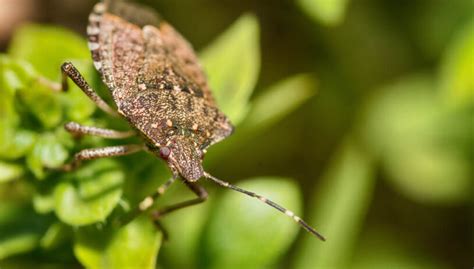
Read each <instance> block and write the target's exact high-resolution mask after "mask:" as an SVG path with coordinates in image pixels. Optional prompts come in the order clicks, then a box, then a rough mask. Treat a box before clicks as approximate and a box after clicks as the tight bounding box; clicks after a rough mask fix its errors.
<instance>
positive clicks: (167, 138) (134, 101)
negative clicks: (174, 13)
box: [61, 1, 324, 240]
mask: <svg viewBox="0 0 474 269" xmlns="http://www.w3.org/2000/svg"><path fill="white" fill-rule="evenodd" d="M87 34H88V40H89V48H90V51H91V54H92V59H93V61H94V65H95V68H96V69H97V71H98V72H99V73H100V74H101V76H102V80H103V81H104V83H105V84H106V85H107V87H108V88H109V90H110V91H111V94H112V97H113V100H114V102H115V104H116V106H117V109H114V108H112V107H111V106H109V105H108V104H107V103H106V102H105V101H104V100H103V99H101V97H100V96H99V95H98V94H97V93H96V92H95V91H94V90H93V89H92V88H91V87H90V86H89V84H88V83H87V82H86V81H85V80H84V78H83V77H82V75H81V74H80V73H79V72H78V70H77V69H76V68H75V67H74V66H73V65H72V64H71V63H64V64H63V65H62V67H61V70H62V74H63V81H62V83H63V84H62V86H63V89H64V90H66V89H67V78H70V79H72V80H73V81H74V82H75V83H76V84H77V85H78V86H79V88H81V90H82V91H83V92H84V93H85V94H86V95H87V96H88V97H90V99H92V101H94V102H95V103H96V104H97V106H98V107H99V108H100V109H102V110H103V111H105V112H106V113H108V114H110V115H112V116H118V117H123V118H124V119H126V120H127V121H128V122H129V124H130V127H131V128H132V129H133V131H126V132H123V131H115V130H108V129H102V128H97V127H91V126H83V125H80V124H78V123H74V122H70V123H68V124H66V126H65V128H66V130H67V131H69V132H70V133H72V134H74V135H95V136H100V137H104V138H112V139H114V138H115V139H119V138H126V137H130V136H134V135H138V136H140V137H141V138H142V139H143V141H144V143H143V145H123V146H112V147H104V148H94V149H85V150H82V151H80V152H78V153H77V154H75V155H74V159H73V161H72V162H71V163H69V164H67V165H65V166H64V170H72V169H75V168H76V167H78V166H79V165H80V163H81V162H82V161H83V160H91V159H96V158H102V157H112V156H122V155H128V154H132V153H135V152H138V151H141V150H145V151H148V152H151V153H152V154H154V155H156V156H157V157H159V158H161V159H163V160H164V161H166V163H167V164H168V166H169V168H170V169H171V171H172V174H173V176H172V178H171V179H169V180H168V181H167V182H166V183H164V184H163V185H162V186H161V187H159V188H158V189H157V190H156V191H155V192H154V193H153V194H152V195H150V196H148V197H146V198H145V199H144V200H143V201H142V202H141V203H140V204H139V206H138V208H137V209H136V211H135V212H136V213H137V214H138V213H140V212H144V211H147V210H148V209H150V208H151V206H152V205H153V203H154V200H155V199H156V198H158V197H159V196H160V195H162V194H163V193H164V192H165V191H166V189H167V188H168V187H169V186H170V185H171V184H172V183H173V182H174V181H175V180H176V179H181V180H182V182H184V184H185V185H186V186H187V187H188V188H189V189H190V190H191V191H192V192H194V193H195V194H196V195H197V196H198V198H196V199H193V200H189V201H185V202H182V203H179V204H176V205H172V206H169V207H166V208H163V209H161V210H159V211H153V212H152V216H153V217H154V218H155V219H158V218H159V217H162V216H163V215H165V214H167V213H170V212H172V211H175V210H177V209H180V208H184V207H187V206H191V205H195V204H198V203H201V202H204V201H205V200H206V198H207V196H208V194H207V192H206V190H205V189H204V188H203V187H201V186H200V185H198V184H197V181H198V180H199V179H200V178H202V177H204V178H207V179H208V180H210V181H213V182H215V183H217V184H218V185H220V186H223V187H226V188H229V189H232V190H235V191H238V192H241V193H243V194H246V195H248V196H251V197H254V198H257V199H258V200H260V201H262V202H264V203H266V204H267V205H269V206H271V207H273V208H275V209H277V210H279V211H281V212H283V213H284V214H286V215H288V216H289V217H291V218H292V219H293V220H294V221H295V222H297V223H298V224H299V225H301V226H302V227H303V228H304V229H306V230H307V231H309V232H310V233H312V234H313V235H315V236H317V237H319V238H320V239H321V240H324V237H323V236H321V235H320V234H319V233H318V232H317V231H316V230H315V229H313V228H312V227H310V226H309V225H308V224H307V223H306V222H304V221H303V220H302V219H301V218H299V217H298V216H296V215H295V214H294V213H293V212H291V211H289V210H287V209H285V208H283V207H282V206H280V205H278V204H276V203H274V202H273V201H271V200H269V199H267V198H265V197H263V196H261V195H258V194H256V193H253V192H250V191H247V190H244V189H241V188H239V187H237V186H234V185H231V184H230V183H228V182H225V181H222V180H220V179H217V178H215V177H214V176H212V175H210V174H208V173H207V172H205V171H204V169H203V167H202V159H203V157H204V153H205V152H206V149H207V148H208V147H210V146H211V145H213V144H215V143H217V142H219V141H221V140H223V139H224V138H226V137H227V136H229V135H230V134H231V133H232V131H233V126H232V124H231V123H230V121H229V120H228V119H227V117H226V116H225V115H224V114H223V113H222V112H221V111H220V110H219V108H218V107H217V105H216V103H215V102H214V99H213V97H212V94H211V91H210V89H209V86H208V84H207V81H206V77H205V75H204V72H203V70H202V68H201V66H200V65H199V63H198V59H197V57H196V55H195V53H194V51H193V49H192V47H191V45H190V44H189V43H188V42H187V41H186V40H185V39H184V38H183V37H182V36H181V35H180V34H179V33H178V32H177V31H176V30H175V29H174V28H173V27H172V26H171V25H169V24H168V23H167V22H165V21H163V20H162V19H160V18H159V16H157V15H156V14H155V13H154V12H152V11H151V10H149V9H146V8H144V7H141V6H138V5H134V4H131V3H126V2H122V1H105V2H101V3H98V4H96V5H95V6H94V9H93V11H92V12H91V14H90V16H89V26H88V27H87Z"/></svg>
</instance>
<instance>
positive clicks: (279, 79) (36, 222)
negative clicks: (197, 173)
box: [0, 0, 474, 269]
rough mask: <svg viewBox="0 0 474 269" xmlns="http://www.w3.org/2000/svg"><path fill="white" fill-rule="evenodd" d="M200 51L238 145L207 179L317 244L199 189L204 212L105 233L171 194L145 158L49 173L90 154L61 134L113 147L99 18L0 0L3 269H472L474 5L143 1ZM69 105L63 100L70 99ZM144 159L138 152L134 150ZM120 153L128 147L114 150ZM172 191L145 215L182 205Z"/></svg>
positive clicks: (222, 194)
mask: <svg viewBox="0 0 474 269" xmlns="http://www.w3.org/2000/svg"><path fill="white" fill-rule="evenodd" d="M140 2H143V3H145V4H146V5H148V6H151V7H153V8H154V9H156V10H157V11H159V12H160V13H161V15H163V17H165V18H166V19H167V20H168V21H170V22H171V23H172V24H173V25H174V26H175V27H176V28H177V29H178V30H179V31H180V32H181V33H182V34H183V35H184V36H185V37H186V38H187V39H188V40H189V41H190V42H191V43H192V44H193V45H194V47H195V48H196V51H198V52H199V56H200V58H201V59H202V63H203V65H204V67H205V69H206V71H207V74H208V77H209V81H210V84H211V86H212V88H213V91H214V95H215V97H216V99H217V101H218V103H219V105H220V107H221V108H222V109H223V110H224V112H225V113H226V114H227V115H229V117H230V118H231V119H232V121H233V122H234V123H235V125H236V126H237V129H236V132H235V134H234V135H233V136H232V137H230V138H228V139H227V140H225V141H223V142H222V143H219V144H217V145H215V146H213V147H212V148H211V149H210V150H209V153H208V154H207V156H206V160H205V165H204V166H205V167H206V169H207V170H208V171H209V172H210V173H212V174H214V175H216V176H218V177H220V178H222V179H225V180H228V181H230V182H232V183H236V184H237V185H241V186H242V187H245V188H248V189H251V190H254V191H257V192H259V193H261V194H265V195H267V196H269V197H271V198H273V199H274V200H275V201H277V202H280V203H281V204H283V205H285V206H287V207H288V208H290V209H293V210H294V211H295V212H298V213H301V214H302V215H303V216H304V218H305V219H306V220H308V222H309V223H310V224H312V225H314V226H315V227H316V228H317V229H318V231H320V232H321V233H322V234H324V235H325V236H326V237H327V239H328V240H327V242H324V243H323V242H320V241H319V240H317V239H316V238H314V237H312V236H311V235H310V234H308V233H306V232H304V231H303V230H302V229H300V228H299V227H298V226H297V225H296V224H294V223H293V222H292V221H291V220H290V219H288V218H286V217H285V216H284V215H281V214H279V213H278V212H274V210H273V209H271V208H269V207H266V206H265V205H262V204H260V203H259V202H258V201H256V200H252V199H249V198H247V197H244V196H242V195H239V194H236V193H232V192H231V191H229V190H224V189H220V188H217V187H215V186H213V185H212V184H210V183H207V182H202V183H203V185H204V186H206V188H208V189H209V190H210V196H211V197H210V199H209V201H208V202H206V204H203V205H199V206H197V207H194V208H189V209H184V210H182V211H179V212H177V213H175V214H173V215H170V216H169V217H167V218H165V219H164V220H163V223H164V226H165V227H166V228H168V230H169V233H170V238H169V240H168V241H167V242H164V243H161V242H162V240H161V239H162V235H161V233H160V232H159V231H157V230H156V229H155V228H154V227H153V225H152V224H151V222H150V221H149V219H148V218H147V217H146V215H144V216H142V217H140V218H138V219H136V220H135V221H133V222H132V223H130V224H129V225H127V226H125V227H121V228H117V227H114V226H113V225H112V222H113V220H115V219H117V218H119V217H120V216H123V214H125V213H126V212H127V211H128V210H130V208H133V206H135V205H136V204H137V203H138V202H139V201H140V200H141V199H142V198H143V197H145V196H146V195H148V194H150V192H151V191H152V190H154V189H155V188H156V187H157V186H159V185H160V183H162V182H164V181H165V180H166V179H167V177H169V172H168V171H167V168H166V167H165V166H164V165H163V164H162V162H161V161H159V160H157V159H156V158H154V157H153V156H151V155H149V154H146V153H140V154H137V155H133V156H129V157H121V158H114V159H110V160H98V161H92V162H88V163H87V164H86V165H85V166H84V167H83V168H81V169H79V170H78V171H75V172H73V173H70V174H63V173H58V172H54V171H52V170H51V169H48V168H55V167H59V166H61V165H62V164H63V163H64V162H67V161H68V160H70V158H71V156H72V154H73V153H74V152H77V151H78V150H80V149H83V148H87V147H97V146H105V145H112V144H123V143H124V141H105V140H103V139H98V138H92V137H84V138H82V139H80V140H75V139H73V138H72V137H71V136H70V135H69V134H67V133H66V132H65V131H64V130H63V128H62V124H64V123H65V122H67V121H71V120H75V121H79V122H81V123H84V124H93V125H96V126H102V127H114V128H118V129H125V128H126V124H125V123H124V122H122V121H117V120H113V119H110V118H109V117H107V116H106V115H105V114H103V113H102V112H100V111H98V110H96V108H95V107H94V105H93V104H92V103H91V102H90V101H89V100H88V99H87V97H85V96H84V95H83V94H82V92H80V90H79V89H77V88H75V87H73V88H72V89H71V91H69V92H68V93H55V92H54V91H52V90H51V87H50V86H49V84H50V83H53V82H58V81H59V77H60V76H59V75H60V74H59V66H60V64H61V63H62V62H63V61H65V60H71V61H73V62H74V63H75V64H76V65H77V67H78V69H79V70H80V71H81V72H82V73H83V74H84V76H85V77H86V78H87V80H88V81H89V82H90V83H91V84H92V85H93V86H94V88H97V89H99V90H100V91H101V93H102V95H103V96H104V97H105V98H108V95H107V91H106V89H104V86H103V85H102V84H101V82H100V78H99V76H98V74H97V73H96V72H95V71H94V69H93V68H92V65H91V60H90V55H89V52H88V49H87V46H86V43H85V29H86V24H87V16H88V13H89V12H90V10H91V8H92V6H93V5H94V3H95V1H89V0H87V1H85V0H81V1H78V0H43V1H40V0H0V10H1V11H0V25H1V26H0V42H1V43H0V47H1V48H2V50H1V51H2V52H1V54H0V268H2V269H3V268H33V267H34V268H82V267H87V268H154V267H158V268H183V269H193V268H254V269H259V268H265V269H270V268H308V269H310V268H311V269H312V268H330V269H332V268H471V267H472V266H473V265H474V259H473V258H472V257H473V255H472V253H474V249H473V242H474V234H473V212H474V208H473V206H474V204H473V202H474V201H473V197H474V195H473V180H474V176H473V152H474V144H473V126H474V125H473V124H474V117H473V115H474V114H473V113H474V110H473V108H474V15H473V11H474V3H473V1H471V0H452V1H447V0H430V1H429V0H414V1H408V0H401V1H388V0H333V1H329V0H260V1H250V0H241V1H230V0H161V1H152V0H147V1H140ZM71 85H72V83H71ZM131 141H137V140H133V139H132V140H131ZM125 142H130V141H125ZM179 185H180V184H176V186H173V188H171V190H170V192H169V193H167V194H166V195H165V197H164V198H163V199H161V200H160V201H158V204H157V206H158V207H159V206H162V205H163V204H170V203H172V202H173V201H181V200H183V199H184V198H185V197H191V195H190V194H189V193H188V192H187V191H186V190H185V189H184V188H183V187H182V186H179Z"/></svg>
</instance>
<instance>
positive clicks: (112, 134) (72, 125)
mask: <svg viewBox="0 0 474 269" xmlns="http://www.w3.org/2000/svg"><path fill="white" fill-rule="evenodd" d="M64 128H65V129H66V131H68V132H69V133H71V134H72V135H73V136H75V137H81V136H83V135H93V136H98V137H103V138H109V139H123V138H129V137H132V136H135V135H136V133H135V132H134V131H117V130H111V129H104V128H99V127H94V126H85V125H81V124H79V123H77V122H68V123H66V125H64Z"/></svg>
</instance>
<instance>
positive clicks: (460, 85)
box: [440, 20, 474, 105]
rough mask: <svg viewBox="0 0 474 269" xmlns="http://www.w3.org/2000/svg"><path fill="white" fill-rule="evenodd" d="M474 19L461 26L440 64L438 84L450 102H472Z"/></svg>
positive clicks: (473, 97)
mask: <svg viewBox="0 0 474 269" xmlns="http://www.w3.org/2000/svg"><path fill="white" fill-rule="evenodd" d="M473 33H474V20H471V21H470V22H469V24H467V25H466V26H465V27H463V28H462V30H461V31H459V33H458V34H457V35H456V38H455V39H454V40H453V42H452V44H451V45H450V46H449V48H448V50H447V52H446V55H445V56H444V60H443V62H442V64H441V74H440V78H441V81H440V85H441V90H442V93H443V94H444V96H446V98H447V99H448V103H451V104H461V105H462V104H473V103H474V34H473Z"/></svg>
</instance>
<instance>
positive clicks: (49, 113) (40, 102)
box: [18, 80, 63, 128]
mask: <svg viewBox="0 0 474 269" xmlns="http://www.w3.org/2000/svg"><path fill="white" fill-rule="evenodd" d="M18 96H19V98H20V99H21V101H22V102H23V104H24V106H25V107H27V109H28V110H29V111H31V113H32V114H33V116H34V117H35V118H37V119H38V120H39V121H40V122H41V123H42V125H43V126H44V127H46V128H52V127H55V126H57V125H59V123H60V122H61V120H62V116H63V108H62V107H61V103H60V102H59V94H58V93H57V92H55V91H53V90H52V89H51V88H50V87H48V86H47V85H44V84H43V83H41V81H39V80H35V81H34V82H33V83H32V84H31V85H29V87H26V88H23V89H22V90H21V91H19V94H18Z"/></svg>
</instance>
